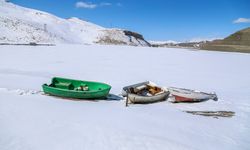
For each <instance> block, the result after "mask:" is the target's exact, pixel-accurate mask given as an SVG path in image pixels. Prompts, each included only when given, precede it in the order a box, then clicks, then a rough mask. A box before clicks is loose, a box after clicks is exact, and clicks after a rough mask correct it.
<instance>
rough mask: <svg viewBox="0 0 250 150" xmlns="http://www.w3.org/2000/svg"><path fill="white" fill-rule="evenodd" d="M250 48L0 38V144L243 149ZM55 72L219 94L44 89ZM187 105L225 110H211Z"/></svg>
mask: <svg viewBox="0 0 250 150" xmlns="http://www.w3.org/2000/svg"><path fill="white" fill-rule="evenodd" d="M249 65H250V55H249V54H241V53H223V52H209V51H194V50H185V49H167V48H157V49H154V48H145V47H128V46H97V45H91V46H84V45H58V46H47V47H45V46H41V47H30V46H1V47H0V149H1V150H69V149H71V150H85V149H86V150H90V149H91V150H100V149H101V150H125V149H126V150H133V149H134V150H146V149H148V150H165V149H168V150H171V149H172V150H185V149H188V150H195V149H197V150H200V149H202V150H211V149H219V150H239V149H240V150H247V149H249V147H250V138H249V136H250V124H249V123H250V84H249V83H250V78H249V77H250V70H249V69H248V68H247V67H248V66H249ZM53 76H61V77H68V78H75V79H81V80H94V81H101V82H106V83H109V84H110V85H112V89H111V93H112V94H114V95H117V96H119V94H120V92H121V89H122V87H123V86H126V85H129V84H133V83H137V82H141V81H146V80H152V81H154V82H156V83H157V84H159V85H163V86H177V87H185V88H192V89H198V90H202V91H208V92H210V91H215V92H216V93H217V95H218V97H219V101H217V102H215V101H206V102H203V103H195V104H185V103H184V104H172V103H170V102H167V101H165V102H160V103H154V104H148V105H130V106H129V107H125V101H124V100H113V101H111V100H108V101H105V100H103V101H102V100H100V101H94V102H92V101H70V100H65V99H61V98H57V97H50V96H46V95H43V94H42V92H41V85H42V84H43V83H49V82H50V80H51V78H52V77H53ZM185 110H228V111H234V112H236V115H235V116H234V117H232V118H219V119H215V118H210V117H204V116H194V115H191V114H187V113H185V112H183V111H185Z"/></svg>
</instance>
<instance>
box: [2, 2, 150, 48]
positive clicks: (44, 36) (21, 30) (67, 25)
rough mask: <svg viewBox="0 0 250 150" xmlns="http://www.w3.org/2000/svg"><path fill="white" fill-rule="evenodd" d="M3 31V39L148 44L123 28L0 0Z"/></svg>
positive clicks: (11, 40) (3, 40)
mask: <svg viewBox="0 0 250 150" xmlns="http://www.w3.org/2000/svg"><path fill="white" fill-rule="evenodd" d="M0 33H1V35H0V43H31V42H35V43H72V44H93V43H103V44H125V45H136V46H138V45H140V46H148V43H147V42H146V41H145V40H144V39H138V38H135V37H133V36H132V37H131V36H127V35H125V33H124V32H123V30H115V29H106V28H104V27H101V26H98V25H95V24H93V23H90V22H86V21H83V20H80V19H78V18H70V19H62V18H59V17H57V16H54V15H52V14H49V13H46V12H42V11H38V10H34V9H29V8H24V7H21V6H18V5H15V4H12V3H7V2H5V1H4V0H1V1H0ZM111 33H112V34H111ZM105 39H111V41H107V40H105Z"/></svg>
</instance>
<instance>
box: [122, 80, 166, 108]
mask: <svg viewBox="0 0 250 150" xmlns="http://www.w3.org/2000/svg"><path fill="white" fill-rule="evenodd" d="M122 95H123V96H124V97H127V102H126V105H127V104H128V103H153V102H158V101H164V100H166V99H167V98H168V95H169V92H168V91H165V90H164V89H162V88H161V87H159V86H157V85H155V84H153V83H152V82H149V81H147V82H142V83H138V84H134V85H130V86H126V87H124V88H123V91H122Z"/></svg>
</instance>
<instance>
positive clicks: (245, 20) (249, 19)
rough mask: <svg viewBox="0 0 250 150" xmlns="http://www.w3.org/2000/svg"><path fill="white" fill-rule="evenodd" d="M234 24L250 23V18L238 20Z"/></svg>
mask: <svg viewBox="0 0 250 150" xmlns="http://www.w3.org/2000/svg"><path fill="white" fill-rule="evenodd" d="M233 23H250V18H238V19H236V20H234V21H233Z"/></svg>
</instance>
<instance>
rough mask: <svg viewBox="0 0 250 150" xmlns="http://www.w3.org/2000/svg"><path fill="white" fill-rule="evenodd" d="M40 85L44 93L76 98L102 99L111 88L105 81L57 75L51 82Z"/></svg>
mask: <svg viewBox="0 0 250 150" xmlns="http://www.w3.org/2000/svg"><path fill="white" fill-rule="evenodd" d="M42 87H43V91H44V93H45V94H49V95H53V96H59V97H65V98H76V99H103V98H106V97H107V95H108V94H109V91H110V89H111V86H110V85H108V84H105V83H99V82H91V81H80V80H73V79H65V78H59V77H54V78H53V79H52V83H51V84H49V85H47V84H43V86H42Z"/></svg>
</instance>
